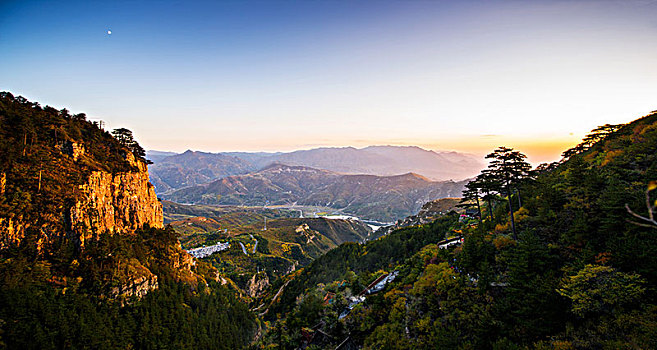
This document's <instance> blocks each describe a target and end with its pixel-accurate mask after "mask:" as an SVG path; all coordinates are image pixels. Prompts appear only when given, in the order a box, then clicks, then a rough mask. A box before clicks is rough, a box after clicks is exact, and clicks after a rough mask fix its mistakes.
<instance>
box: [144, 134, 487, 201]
mask: <svg viewBox="0 0 657 350" xmlns="http://www.w3.org/2000/svg"><path fill="white" fill-rule="evenodd" d="M148 158H149V159H151V160H152V161H153V162H154V163H155V164H153V165H152V166H150V167H149V171H150V175H151V181H152V182H153V184H154V185H155V187H156V191H157V192H158V193H166V192H170V191H172V190H175V189H179V188H183V187H190V186H194V185H199V184H203V183H208V182H211V181H213V180H217V179H220V178H223V177H226V176H231V175H243V174H247V173H251V172H255V171H258V170H260V169H263V168H266V167H268V166H270V165H272V164H276V163H281V164H285V165H290V166H305V167H311V168H316V169H323V170H329V171H332V172H336V173H343V174H365V175H378V176H393V175H402V174H407V173H416V174H419V175H422V176H424V177H426V178H428V179H431V180H434V181H443V180H450V179H453V180H463V179H466V178H469V177H472V176H474V175H476V174H477V173H478V172H479V170H481V168H483V162H482V161H481V160H479V159H477V158H476V157H474V156H471V155H468V154H463V153H457V152H434V151H428V150H425V149H422V148H419V147H415V146H404V147H400V146H370V147H366V148H361V149H357V148H353V147H343V148H316V149H310V150H300V151H294V152H287V153H283V152H277V153H265V152H259V153H249V152H227V153H206V152H195V151H189V150H188V151H186V152H184V153H181V154H171V153H169V152H159V151H149V152H148Z"/></svg>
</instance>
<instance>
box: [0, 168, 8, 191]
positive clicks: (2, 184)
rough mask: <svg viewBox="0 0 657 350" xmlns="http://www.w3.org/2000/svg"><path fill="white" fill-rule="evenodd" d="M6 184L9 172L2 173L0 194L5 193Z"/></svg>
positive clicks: (0, 174)
mask: <svg viewBox="0 0 657 350" xmlns="http://www.w3.org/2000/svg"><path fill="white" fill-rule="evenodd" d="M5 186H7V174H5V173H0V196H4V195H5Z"/></svg>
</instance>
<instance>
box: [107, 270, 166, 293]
mask: <svg viewBox="0 0 657 350" xmlns="http://www.w3.org/2000/svg"><path fill="white" fill-rule="evenodd" d="M149 273H150V272H149ZM158 286H159V284H158V281H157V276H156V275H153V274H150V275H145V276H138V277H135V278H134V279H131V280H130V281H129V282H127V283H125V284H123V285H121V286H119V287H114V288H112V290H111V291H110V297H111V298H113V299H125V298H130V297H137V298H141V297H143V296H144V295H146V294H148V292H150V291H152V290H154V289H157V288H158Z"/></svg>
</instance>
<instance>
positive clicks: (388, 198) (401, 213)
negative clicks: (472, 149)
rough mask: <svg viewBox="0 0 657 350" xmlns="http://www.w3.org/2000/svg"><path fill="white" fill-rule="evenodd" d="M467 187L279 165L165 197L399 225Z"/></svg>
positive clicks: (407, 177) (414, 178)
mask: <svg viewBox="0 0 657 350" xmlns="http://www.w3.org/2000/svg"><path fill="white" fill-rule="evenodd" d="M464 184H465V181H461V182H453V181H445V182H436V181H430V180H428V179H426V178H424V177H422V176H419V175H417V174H412V173H409V174H405V175H398V176H374V175H343V174H338V173H334V172H330V171H327V170H320V169H314V168H308V167H301V166H287V165H284V164H274V165H271V166H269V167H267V168H265V169H263V170H261V171H259V172H256V173H250V174H246V175H236V176H229V177H226V178H223V179H221V180H217V181H214V182H211V183H209V184H206V185H198V186H194V187H190V188H185V189H180V190H177V191H174V192H172V193H169V194H165V195H163V197H164V198H166V199H169V200H172V201H175V202H179V203H195V204H227V205H265V204H271V205H291V204H294V203H296V204H298V205H317V206H326V207H331V208H336V209H340V210H342V211H344V212H345V213H350V214H354V215H357V216H359V217H362V218H365V219H373V220H381V221H394V220H397V219H399V218H403V217H406V216H408V215H411V214H414V213H416V212H417V211H418V210H419V209H420V207H421V206H422V205H423V204H424V203H426V202H428V201H430V200H433V199H437V198H443V197H454V196H458V195H459V194H460V193H461V191H462V190H463V185H464Z"/></svg>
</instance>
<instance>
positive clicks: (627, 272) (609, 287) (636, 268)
mask: <svg viewBox="0 0 657 350" xmlns="http://www.w3.org/2000/svg"><path fill="white" fill-rule="evenodd" d="M655 149H657V114H651V115H649V116H646V117H644V118H641V119H639V120H637V121H635V122H632V123H630V124H627V125H618V126H611V125H607V126H603V127H600V128H597V129H596V130H594V131H593V132H592V133H591V134H590V135H588V136H587V138H586V139H585V140H584V142H583V143H582V144H580V145H578V146H577V147H575V148H573V149H572V150H568V151H566V152H565V153H564V159H563V160H562V161H560V162H558V163H553V164H544V165H541V166H539V167H538V168H537V169H536V170H534V171H531V172H526V173H524V174H523V175H522V176H519V177H518V178H517V181H515V182H513V183H512V184H511V185H512V188H511V190H510V191H509V189H508V186H506V184H505V183H504V182H498V183H495V181H497V180H496V179H498V178H500V175H501V173H495V172H492V171H491V172H484V173H483V174H484V175H486V176H488V177H484V176H482V178H483V179H486V180H487V182H477V181H473V185H472V188H474V189H475V191H473V192H471V193H470V194H474V193H476V194H477V197H478V196H481V197H486V199H485V200H482V201H481V203H480V205H481V220H480V219H479V218H478V217H477V216H475V217H465V218H464V217H460V218H459V216H458V215H456V214H455V213H453V214H447V215H445V216H443V217H441V218H439V219H437V220H436V221H434V222H433V223H432V224H426V225H421V226H416V227H407V228H403V229H400V230H397V231H394V232H392V233H390V234H389V235H387V236H385V237H383V238H381V239H379V240H376V241H372V242H368V243H367V244H366V245H358V244H343V245H341V246H340V247H338V248H336V249H334V250H332V251H330V252H328V253H327V254H325V255H323V256H321V257H319V258H318V259H316V260H315V261H314V262H313V263H311V264H310V265H309V266H308V267H307V268H305V269H303V270H301V271H297V272H295V273H294V274H292V275H290V276H288V279H287V281H281V283H280V284H279V285H275V286H273V288H272V289H271V291H270V292H269V294H265V295H267V298H266V299H265V302H266V303H265V304H266V305H268V308H267V309H266V312H264V313H263V317H265V318H268V319H270V320H271V322H272V325H271V328H270V330H269V332H267V333H266V334H265V335H264V337H263V338H261V339H260V342H261V344H262V345H263V346H280V347H284V348H295V347H306V346H313V347H316V348H336V347H338V346H340V347H346V348H360V347H363V348H368V349H382V348H386V349H416V348H421V349H426V348H440V349H490V348H493V349H528V348H536V349H649V348H654V346H655V344H657V299H656V296H657V293H656V288H657V234H656V233H657V224H656V223H655V220H654V219H652V218H653V217H654V215H655V214H656V213H655V207H656V206H657V203H655V199H657V198H656V197H657V194H656V193H655V190H656V189H657V182H656V180H657V153H656V152H655ZM504 152H507V151H503V152H501V153H504ZM507 153H508V152H507ZM497 164H500V163H497ZM495 167H496V165H495V163H493V162H492V163H491V170H494V169H496V168H495ZM477 179H478V180H479V179H480V178H479V177H478V178H477ZM502 179H504V177H502ZM488 180H490V181H488ZM493 180H495V181H493ZM505 193H512V196H511V198H506V196H505ZM509 200H510V202H511V204H512V205H511V208H513V212H514V219H515V220H514V224H515V225H514V226H515V229H516V231H517V234H516V235H517V237H518V238H517V239H514V236H515V235H514V234H513V226H512V225H511V222H510V216H509ZM519 204H520V206H519ZM489 209H490V210H489ZM630 211H631V212H633V213H635V214H636V215H633V214H631V213H630ZM454 235H462V236H463V237H464V240H463V243H462V244H459V241H458V240H456V241H442V242H440V240H441V239H443V238H448V237H449V236H454ZM446 242H455V244H454V243H450V244H446ZM390 276H393V277H394V278H391V277H390ZM373 281H374V282H377V281H379V282H377V283H379V284H383V287H382V288H383V289H378V288H374V287H372V288H371V289H370V288H368V285H370V286H371V283H372V282H373ZM380 281H383V282H380ZM386 281H387V283H386ZM361 291H362V292H361ZM277 315H281V316H282V317H279V316H277Z"/></svg>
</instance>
